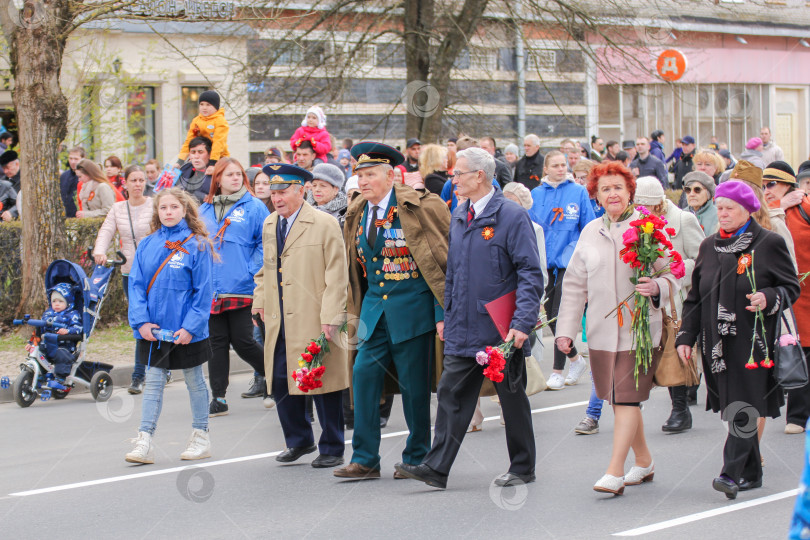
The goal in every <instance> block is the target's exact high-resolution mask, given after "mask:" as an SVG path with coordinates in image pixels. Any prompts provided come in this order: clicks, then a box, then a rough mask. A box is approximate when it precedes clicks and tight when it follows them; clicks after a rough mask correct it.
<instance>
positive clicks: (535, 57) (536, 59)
mask: <svg viewBox="0 0 810 540" xmlns="http://www.w3.org/2000/svg"><path fill="white" fill-rule="evenodd" d="M529 69H530V70H532V71H556V70H557V51H554V50H548V49H534V50H533V51H531V52H530V53H529Z"/></svg>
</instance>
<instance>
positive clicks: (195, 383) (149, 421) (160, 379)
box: [138, 365, 208, 435]
mask: <svg viewBox="0 0 810 540" xmlns="http://www.w3.org/2000/svg"><path fill="white" fill-rule="evenodd" d="M183 377H184V378H185V380H186V388H188V396H189V399H190V400H191V418H192V420H191V427H192V428H194V429H202V430H205V431H208V387H207V386H206V385H205V377H204V376H203V367H202V365H199V366H197V367H193V368H189V369H184V370H183ZM165 386H166V370H165V369H163V368H158V367H150V368H149V369H147V370H146V381H145V384H144V389H143V405H142V407H141V427H140V428H138V431H145V432H147V433H149V434H150V435H154V434H155V427H156V426H157V421H158V418H159V417H160V410H161V408H162V407H163V388H164V387H165Z"/></svg>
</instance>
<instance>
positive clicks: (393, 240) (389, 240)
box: [381, 228, 419, 281]
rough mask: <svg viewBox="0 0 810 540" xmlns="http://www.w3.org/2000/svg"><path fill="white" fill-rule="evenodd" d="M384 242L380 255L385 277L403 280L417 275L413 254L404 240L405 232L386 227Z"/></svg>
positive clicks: (414, 277)
mask: <svg viewBox="0 0 810 540" xmlns="http://www.w3.org/2000/svg"><path fill="white" fill-rule="evenodd" d="M383 237H384V238H385V244H384V246H383V249H382V253H381V255H382V256H383V257H385V258H384V259H383V271H384V272H385V279H390V280H392V281H403V280H406V279H412V278H413V279H416V278H418V277H419V272H418V271H417V270H418V269H419V268H418V266H417V265H416V261H415V260H414V258H413V254H412V253H411V251H410V249H409V248H408V243H407V242H406V241H405V233H404V231H403V230H402V229H391V228H389V229H386V230H385V231H383Z"/></svg>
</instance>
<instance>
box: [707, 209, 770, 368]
mask: <svg viewBox="0 0 810 540" xmlns="http://www.w3.org/2000/svg"><path fill="white" fill-rule="evenodd" d="M759 230H760V229H759V227H758V226H756V224H755V223H754V222H753V220H752V222H751V224H750V225H749V226H748V230H746V231H745V232H744V233H742V234H740V235H739V236H733V237H731V238H721V237H720V235H717V236H716V237H715V239H714V250H715V251H716V252H717V259H718V261H719V263H720V270H719V272H717V273H716V274H715V281H714V283H713V284H712V292H711V298H710V299H711V305H713V306H714V305H716V306H717V324H714V325H710V330H711V332H710V335H709V336H706V337H708V340H709V345H710V347H711V352H710V354H711V371H712V373H720V372H723V371H725V370H726V359H725V351H724V343H723V342H724V338H729V337H735V336H736V335H737V313H736V312H735V311H734V306H735V304H736V296H737V291H736V284H737V261H738V259H739V258H740V255H742V254H743V253H744V252H745V251H746V250H747V249H748V248H750V247H751V244H752V243H753V242H754V238H755V237H756V236H757V234H758V233H759ZM762 345H763V346H764V343H763V344H762ZM766 354H767V353H766Z"/></svg>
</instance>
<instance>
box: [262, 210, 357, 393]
mask: <svg viewBox="0 0 810 540" xmlns="http://www.w3.org/2000/svg"><path fill="white" fill-rule="evenodd" d="M278 220H279V215H278V212H273V213H272V214H270V216H269V217H268V218H267V219H265V220H264V228H263V230H262V244H263V247H264V265H263V266H262V268H261V269H260V270H259V271H258V272H257V273H256V276H255V277H254V280H255V282H256V288H255V290H254V292H253V308H254V309H264V324H265V329H266V333H265V338H264V366H265V370H266V372H267V373H272V372H273V352H274V351H275V347H276V339H277V338H278V333H279V330H280V328H281V316H282V315H281V313H280V312H279V302H278V280H277V279H276V272H277V266H276V261H277V259H278V258H279V257H278V256H277V251H278V250H277V247H276V227H277V224H278ZM280 259H281V270H282V282H281V284H282V290H283V295H284V297H283V298H284V337H285V339H286V342H287V387H288V389H289V392H290V394H294V395H303V392H301V391H300V390H298V388H297V387H296V385H295V381H293V380H292V377H291V375H292V373H293V371H295V370H296V369H298V367H299V366H298V358H299V356H300V355H301V353H303V352H304V350H305V348H306V346H307V345H308V344H309V342H310V340H313V339H315V338H316V337H318V336H319V335H320V334H321V325H322V324H333V325H341V324H343V321H344V320H345V313H346V294H347V290H348V287H349V274H348V265H347V264H346V252H345V249H344V246H343V236H342V234H341V232H340V226H339V225H338V222H337V220H336V219H335V218H333V217H332V216H330V215H329V214H326V213H325V212H319V211H318V210H316V209H314V208H312V207H311V206H310V205H309V204H307V203H306V202H304V204H303V206H302V207H301V211H300V212H299V214H298V216H297V217H296V218H295V221H294V222H293V224H292V227H291V228H290V231H289V234H288V235H287V241H286V243H285V244H284V251H282V253H281V257H280ZM343 338H345V336H343V335H341V334H338V333H335V334H334V335H333V336H332V340H331V341H330V342H329V348H330V352H329V353H328V354H327V355H326V357H325V358H324V361H323V365H324V367H326V372H325V373H324V376H323V379H322V381H323V387H322V388H319V389H317V390H312V391H310V392H308V394H309V395H312V394H325V393H327V392H336V391H339V390H343V389H345V388H348V387H349V381H350V373H349V356H348V352H347V351H346V348H345V343H346V340H345V339H343Z"/></svg>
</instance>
